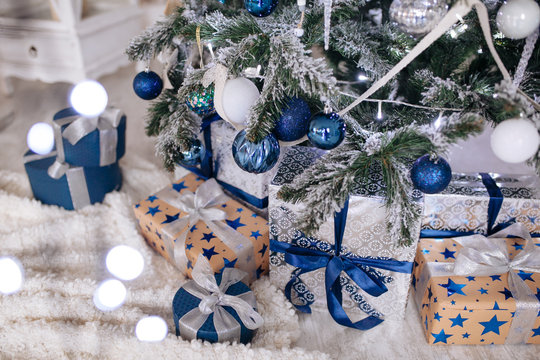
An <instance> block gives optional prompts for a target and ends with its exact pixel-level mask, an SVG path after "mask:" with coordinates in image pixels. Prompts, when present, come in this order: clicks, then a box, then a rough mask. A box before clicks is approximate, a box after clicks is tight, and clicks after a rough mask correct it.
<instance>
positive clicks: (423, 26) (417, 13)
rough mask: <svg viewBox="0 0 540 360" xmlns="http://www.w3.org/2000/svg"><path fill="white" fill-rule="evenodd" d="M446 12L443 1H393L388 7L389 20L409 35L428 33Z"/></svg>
mask: <svg viewBox="0 0 540 360" xmlns="http://www.w3.org/2000/svg"><path fill="white" fill-rule="evenodd" d="M447 12H448V5H447V4H446V1H445V0H394V1H393V2H392V4H391V5H390V9H389V14H390V19H392V21H393V22H395V23H396V24H397V25H398V27H399V28H400V29H401V30H402V31H404V32H406V33H407V34H409V35H413V36H419V35H424V34H427V33H428V32H430V31H431V30H433V29H434V28H435V26H437V24H438V23H439V21H440V20H441V19H442V18H443V17H444V15H446V13H447Z"/></svg>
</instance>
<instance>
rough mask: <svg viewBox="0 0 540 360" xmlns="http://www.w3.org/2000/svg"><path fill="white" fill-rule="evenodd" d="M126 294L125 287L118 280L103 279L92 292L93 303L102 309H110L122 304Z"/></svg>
mask: <svg viewBox="0 0 540 360" xmlns="http://www.w3.org/2000/svg"><path fill="white" fill-rule="evenodd" d="M126 295H127V290H126V287H125V286H124V284H122V283H121V282H120V281H118V280H116V279H110V280H105V281H103V282H102V283H101V284H100V285H99V287H98V288H97V289H96V291H95V292H94V305H96V307H97V308H98V309H100V310H102V311H111V310H114V309H117V308H119V307H120V306H122V304H123V303H124V301H125V300H126Z"/></svg>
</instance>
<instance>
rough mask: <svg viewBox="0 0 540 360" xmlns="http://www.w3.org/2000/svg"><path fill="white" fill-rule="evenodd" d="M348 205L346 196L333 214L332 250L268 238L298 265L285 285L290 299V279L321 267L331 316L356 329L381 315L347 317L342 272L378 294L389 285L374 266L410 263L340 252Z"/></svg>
mask: <svg viewBox="0 0 540 360" xmlns="http://www.w3.org/2000/svg"><path fill="white" fill-rule="evenodd" d="M348 208H349V201H348V200H347V201H346V203H345V205H344V207H343V209H341V211H340V212H337V213H336V214H335V216H334V238H335V243H334V252H333V253H331V252H324V251H321V250H317V249H308V248H303V247H299V246H296V245H292V244H289V243H283V242H280V241H276V240H270V249H271V250H272V251H276V252H280V253H284V254H285V262H287V263H288V264H290V265H292V266H294V267H296V268H298V269H300V270H299V271H297V272H296V273H293V274H292V275H291V280H290V281H289V282H288V283H287V285H286V287H285V295H286V297H287V299H288V300H289V301H291V299H292V296H291V290H292V286H293V283H294V282H295V281H296V280H297V278H298V277H299V276H301V275H302V274H305V273H308V272H311V271H314V270H317V269H321V268H324V269H325V280H324V281H325V288H326V302H327V306H328V311H329V312H330V315H332V318H333V319H334V320H335V321H336V322H337V323H338V324H340V325H343V326H346V327H350V328H354V329H358V330H368V329H371V328H373V327H375V326H377V325H379V324H380V323H381V322H382V321H383V319H381V318H379V317H377V316H373V315H369V316H368V317H366V318H364V319H362V320H359V321H357V322H355V323H353V322H352V321H351V320H350V318H349V316H348V315H347V314H346V313H345V310H344V309H343V301H342V293H341V292H342V285H341V283H340V275H341V272H345V273H346V274H347V275H348V276H349V277H350V278H351V280H352V281H353V282H354V283H355V284H356V285H357V286H358V287H360V288H361V289H363V290H364V291H365V292H366V293H368V294H369V295H371V296H380V295H382V294H384V293H385V292H387V291H388V288H387V287H386V285H385V284H384V283H383V281H382V279H381V278H380V276H377V274H376V272H375V271H374V269H384V270H389V271H394V272H400V273H406V274H410V273H411V270H412V263H411V262H408V261H398V260H394V259H388V258H370V257H356V256H347V255H343V254H341V248H342V241H343V235H344V232H345V225H346V222H347V213H348ZM291 302H292V301H291ZM293 305H294V303H293ZM295 306H296V305H295ZM296 307H297V309H298V310H300V311H303V312H308V313H309V312H311V309H310V308H309V305H307V306H300V307H299V306H296Z"/></svg>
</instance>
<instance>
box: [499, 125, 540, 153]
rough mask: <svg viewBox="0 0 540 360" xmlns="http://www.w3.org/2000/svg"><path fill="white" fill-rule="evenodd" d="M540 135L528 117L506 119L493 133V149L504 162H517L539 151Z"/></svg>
mask: <svg viewBox="0 0 540 360" xmlns="http://www.w3.org/2000/svg"><path fill="white" fill-rule="evenodd" d="M538 145H540V135H538V129H537V128H536V126H535V125H534V124H533V123H532V122H531V121H529V120H527V119H521V118H517V119H509V120H505V121H503V122H502V123H500V124H499V125H497V126H496V127H495V130H493V133H492V134H491V149H492V150H493V152H494V153H495V155H496V156H497V157H498V158H499V159H501V160H502V161H504V162H507V163H511V164H515V163H520V162H523V161H526V160H528V159H529V158H530V157H532V156H533V155H534V154H536V152H537V151H538Z"/></svg>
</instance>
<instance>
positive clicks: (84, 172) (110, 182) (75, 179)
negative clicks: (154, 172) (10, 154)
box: [24, 151, 122, 210]
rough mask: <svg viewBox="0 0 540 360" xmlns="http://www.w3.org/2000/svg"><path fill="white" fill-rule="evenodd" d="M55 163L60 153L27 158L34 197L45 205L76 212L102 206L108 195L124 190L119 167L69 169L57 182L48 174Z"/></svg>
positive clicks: (27, 169) (32, 154)
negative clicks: (114, 191) (88, 206)
mask: <svg viewBox="0 0 540 360" xmlns="http://www.w3.org/2000/svg"><path fill="white" fill-rule="evenodd" d="M55 160H56V152H52V153H49V154H47V155H38V154H35V153H34V152H32V151H27V152H26V154H25V155H24V167H25V170H26V173H27V175H28V179H29V180H30V186H31V187H32V192H33V193H34V197H35V198H36V199H38V200H40V201H41V202H43V203H44V204H49V205H58V206H61V207H63V208H65V209H67V210H74V209H79V208H82V207H84V206H86V205H90V204H93V203H96V202H101V201H103V199H104V198H105V195H106V194H107V193H109V192H111V191H113V190H119V189H120V186H121V184H122V173H121V171H120V167H119V166H118V163H113V164H112V165H109V166H103V167H74V166H66V170H65V173H64V174H61V173H60V174H61V176H59V178H58V179H55V178H53V177H51V176H50V175H49V173H48V171H49V168H50V167H51V165H53V164H54V163H55Z"/></svg>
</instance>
